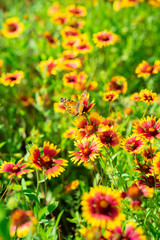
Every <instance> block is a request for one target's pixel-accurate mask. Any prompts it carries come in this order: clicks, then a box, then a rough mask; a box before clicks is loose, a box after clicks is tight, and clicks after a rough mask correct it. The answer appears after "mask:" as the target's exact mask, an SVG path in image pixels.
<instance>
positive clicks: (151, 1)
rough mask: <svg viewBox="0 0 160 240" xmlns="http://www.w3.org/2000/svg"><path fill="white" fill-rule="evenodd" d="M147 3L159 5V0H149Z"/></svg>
mask: <svg viewBox="0 0 160 240" xmlns="http://www.w3.org/2000/svg"><path fill="white" fill-rule="evenodd" d="M148 3H149V4H150V5H152V6H154V7H160V0H149V1H148Z"/></svg>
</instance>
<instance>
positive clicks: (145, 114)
mask: <svg viewBox="0 0 160 240" xmlns="http://www.w3.org/2000/svg"><path fill="white" fill-rule="evenodd" d="M148 107H149V104H147V107H146V109H145V112H144V114H143V117H142V118H144V117H145V115H146V113H147V111H148Z"/></svg>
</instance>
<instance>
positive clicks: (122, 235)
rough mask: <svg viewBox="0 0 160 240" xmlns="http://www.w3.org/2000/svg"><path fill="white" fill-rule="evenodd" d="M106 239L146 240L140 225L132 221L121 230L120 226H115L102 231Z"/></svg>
mask: <svg viewBox="0 0 160 240" xmlns="http://www.w3.org/2000/svg"><path fill="white" fill-rule="evenodd" d="M104 236H105V237H106V238H107V239H110V240H113V239H117V240H118V239H127V240H146V239H147V238H146V236H145V235H144V231H143V229H142V227H137V224H136V223H135V222H133V221H129V222H128V223H127V225H126V227H125V230H124V231H123V229H122V227H121V226H118V225H117V226H116V227H115V228H114V229H113V230H107V231H106V232H105V233H104Z"/></svg>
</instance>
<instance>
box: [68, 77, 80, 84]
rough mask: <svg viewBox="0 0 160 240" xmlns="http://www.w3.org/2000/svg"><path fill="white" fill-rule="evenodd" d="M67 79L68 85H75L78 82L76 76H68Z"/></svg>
mask: <svg viewBox="0 0 160 240" xmlns="http://www.w3.org/2000/svg"><path fill="white" fill-rule="evenodd" d="M66 78H67V80H68V81H67V82H68V83H75V82H77V78H76V76H68V77H66Z"/></svg>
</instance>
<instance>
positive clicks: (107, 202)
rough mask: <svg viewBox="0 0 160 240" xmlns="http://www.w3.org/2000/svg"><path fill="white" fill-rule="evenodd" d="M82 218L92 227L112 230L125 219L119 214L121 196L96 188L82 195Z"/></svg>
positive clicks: (101, 187) (112, 191)
mask: <svg viewBox="0 0 160 240" xmlns="http://www.w3.org/2000/svg"><path fill="white" fill-rule="evenodd" d="M81 205H82V216H83V217H84V219H85V220H86V221H87V222H88V223H89V224H91V225H92V227H102V228H106V227H108V228H111V229H112V228H114V227H115V226H117V225H118V226H119V225H121V222H122V220H124V219H125V216H124V214H123V213H122V212H121V207H120V205H121V196H120V193H118V192H117V191H116V190H112V189H111V188H105V187H104V186H96V187H94V188H91V190H90V192H89V193H84V195H83V197H82V201H81Z"/></svg>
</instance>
